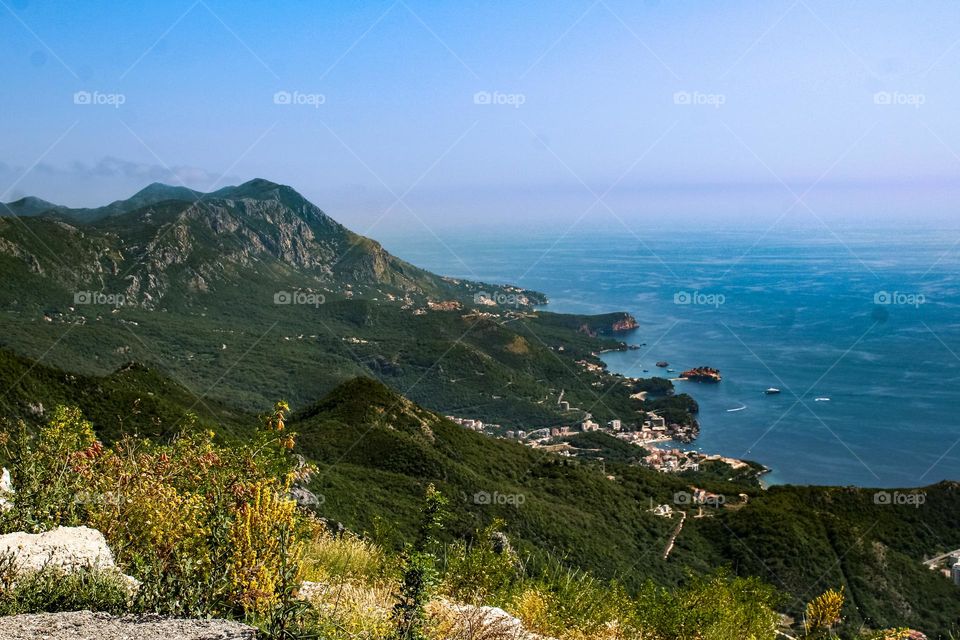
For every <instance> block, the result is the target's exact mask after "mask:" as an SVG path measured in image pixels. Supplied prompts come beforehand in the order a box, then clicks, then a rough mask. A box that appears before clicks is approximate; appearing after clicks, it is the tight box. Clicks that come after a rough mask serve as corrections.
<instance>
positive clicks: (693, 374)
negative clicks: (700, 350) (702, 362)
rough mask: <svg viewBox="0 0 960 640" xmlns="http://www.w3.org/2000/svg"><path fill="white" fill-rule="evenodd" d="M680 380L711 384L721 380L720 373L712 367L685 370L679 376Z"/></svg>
mask: <svg viewBox="0 0 960 640" xmlns="http://www.w3.org/2000/svg"><path fill="white" fill-rule="evenodd" d="M680 378H681V379H683V380H693V381H694V382H711V383H717V382H720V381H721V380H722V379H723V378H722V377H721V376H720V371H719V370H718V369H714V368H712V367H695V368H693V369H687V370H686V371H684V372H683V373H681V374H680Z"/></svg>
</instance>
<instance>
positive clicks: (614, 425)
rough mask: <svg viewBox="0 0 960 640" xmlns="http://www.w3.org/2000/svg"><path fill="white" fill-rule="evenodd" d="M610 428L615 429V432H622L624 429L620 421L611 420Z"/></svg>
mask: <svg viewBox="0 0 960 640" xmlns="http://www.w3.org/2000/svg"><path fill="white" fill-rule="evenodd" d="M610 428H611V429H613V430H614V431H620V430H621V429H623V423H622V422H620V421H619V420H611V421H610Z"/></svg>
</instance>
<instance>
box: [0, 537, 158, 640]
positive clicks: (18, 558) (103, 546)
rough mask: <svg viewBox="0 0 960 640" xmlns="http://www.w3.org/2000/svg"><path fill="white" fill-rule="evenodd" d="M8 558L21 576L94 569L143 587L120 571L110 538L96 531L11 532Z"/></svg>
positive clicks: (0, 549)
mask: <svg viewBox="0 0 960 640" xmlns="http://www.w3.org/2000/svg"><path fill="white" fill-rule="evenodd" d="M8 556H9V557H10V558H11V560H12V568H13V570H14V572H15V573H16V574H17V575H25V574H30V573H35V572H37V571H41V570H53V571H63V572H65V573H70V572H72V571H77V570H80V569H93V570H97V571H103V572H105V573H113V574H116V576H117V578H118V579H120V580H122V581H123V582H124V583H125V584H126V585H127V586H128V588H129V590H131V591H135V590H136V589H137V588H138V587H139V586H140V583H139V582H138V581H137V580H136V579H135V578H132V577H130V576H126V575H124V574H123V573H121V572H120V569H118V568H117V565H116V564H115V563H114V561H113V553H112V552H111V551H110V547H109V546H107V541H106V539H105V538H104V537H103V534H102V533H100V532H99V531H97V530H96V529H89V528H87V527H58V528H56V529H53V530H52V531H46V532H44V533H24V532H17V533H8V534H6V535H3V536H0V557H8ZM0 637H3V636H0Z"/></svg>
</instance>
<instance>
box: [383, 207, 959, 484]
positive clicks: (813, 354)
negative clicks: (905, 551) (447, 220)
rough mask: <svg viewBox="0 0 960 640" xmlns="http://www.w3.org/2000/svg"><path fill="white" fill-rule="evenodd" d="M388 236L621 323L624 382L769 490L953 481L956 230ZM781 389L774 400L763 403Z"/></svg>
mask: <svg viewBox="0 0 960 640" xmlns="http://www.w3.org/2000/svg"><path fill="white" fill-rule="evenodd" d="M690 227H693V228H685V229H664V228H650V229H631V230H629V231H626V230H622V231H613V230H611V231H586V232H585V231H583V230H582V229H579V230H576V231H574V232H570V233H566V234H564V232H563V231H564V230H563V229H562V228H561V227H560V226H558V228H557V229H552V230H545V231H540V232H535V233H509V234H505V233H493V232H470V233H455V232H450V233H438V234H434V233H432V232H431V233H427V232H422V233H421V232H419V231H418V232H416V233H409V234H406V233H393V234H387V235H386V236H385V237H384V236H381V237H380V239H381V240H382V241H383V243H384V246H385V247H386V248H387V249H388V250H390V251H391V252H393V253H394V254H395V255H398V256H400V257H401V258H403V259H405V260H407V261H409V262H412V263H414V264H416V265H418V266H421V267H424V268H427V269H430V270H432V271H435V272H437V273H442V274H444V275H449V276H453V277H461V278H470V279H476V280H482V281H486V282H496V283H512V284H517V285H520V286H523V287H527V288H531V289H536V290H538V291H542V292H544V293H546V294H547V296H548V297H549V300H550V302H549V305H548V306H547V307H546V308H547V309H549V310H553V311H558V312H572V313H603V312H609V311H627V312H629V313H631V314H633V315H634V316H635V317H636V319H637V321H638V322H639V325H640V327H639V329H637V330H635V331H633V332H630V333H628V334H625V335H623V339H624V340H625V341H627V342H629V343H631V344H635V345H639V346H640V348H639V349H637V350H631V351H623V352H612V353H606V354H604V355H603V359H604V360H605V361H606V363H607V364H608V366H609V368H610V370H612V371H614V372H619V373H622V374H624V375H627V376H638V377H647V376H657V375H659V376H665V377H674V376H676V375H678V373H668V372H667V371H666V370H665V369H659V368H657V367H656V366H655V363H656V362H657V361H661V360H663V361H667V362H669V363H670V366H669V368H670V369H673V370H675V372H681V371H683V370H684V369H687V368H691V367H694V366H701V365H705V366H710V367H715V368H717V369H719V370H720V371H721V373H722V376H723V381H722V382H720V383H719V384H707V383H696V382H682V381H681V382H677V383H676V388H677V390H678V392H688V393H690V394H691V395H692V396H693V397H694V398H695V399H696V400H697V401H698V403H699V405H700V414H699V420H700V423H701V433H700V437H699V439H698V440H697V441H696V442H695V443H693V445H691V446H692V447H693V448H695V449H698V450H702V451H704V452H708V453H719V454H722V455H725V456H731V457H736V458H745V459H750V460H755V461H757V462H759V463H761V464H763V465H765V466H767V467H769V468H770V469H771V471H770V473H769V474H767V475H766V476H765V482H766V483H767V484H786V483H789V484H820V485H856V486H866V487H884V488H894V487H916V486H920V485H927V484H932V483H935V482H937V481H940V480H944V479H950V480H960V418H958V408H960V277H958V274H960V232H958V231H956V230H953V231H949V232H947V231H943V230H936V229H922V230H909V229H904V228H899V229H894V228H891V229H876V230H865V229H863V228H854V227H851V228H844V229H842V230H840V231H838V230H835V229H834V230H829V229H826V228H806V229H804V228H796V229H793V228H791V229H774V230H768V229H763V228H761V229H739V230H738V229H731V228H720V227H717V228H709V227H703V228H696V225H690ZM771 388H775V389H779V390H780V393H778V394H768V393H766V390H768V389H771Z"/></svg>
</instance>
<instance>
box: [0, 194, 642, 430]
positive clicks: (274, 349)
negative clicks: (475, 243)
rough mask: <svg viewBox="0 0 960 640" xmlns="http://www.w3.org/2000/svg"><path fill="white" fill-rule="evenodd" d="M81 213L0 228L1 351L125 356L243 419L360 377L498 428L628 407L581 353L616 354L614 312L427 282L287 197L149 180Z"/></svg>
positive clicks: (69, 359) (86, 365)
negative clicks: (558, 308)
mask: <svg viewBox="0 0 960 640" xmlns="http://www.w3.org/2000/svg"><path fill="white" fill-rule="evenodd" d="M106 210H109V211H110V212H111V213H109V214H105V213H104V211H106ZM89 211H98V213H97V214H96V215H93V214H88V215H86V217H84V216H78V215H74V216H73V217H72V218H71V217H70V216H69V215H67V214H63V213H62V212H55V213H50V214H49V215H40V216H34V217H29V218H22V219H19V220H13V219H10V218H0V272H2V273H3V278H2V279H0V346H5V347H7V348H9V349H11V350H13V351H15V352H17V353H20V354H23V355H26V356H30V357H34V358H38V359H40V358H42V359H43V361H44V362H45V363H48V364H50V365H52V366H56V367H58V368H62V369H65V370H70V371H75V372H77V373H81V374H85V375H107V374H109V373H111V372H113V371H115V370H116V369H118V368H119V367H121V366H122V365H123V364H124V363H126V362H128V361H130V360H137V361H139V362H144V363H147V364H149V365H150V366H151V367H153V368H155V369H156V370H158V371H161V372H163V373H164V374H166V375H168V376H171V377H172V378H174V379H176V380H177V381H179V382H180V383H181V384H183V385H184V387H185V388H187V389H189V390H191V391H192V392H194V393H196V394H198V395H200V394H205V395H207V396H209V397H212V398H215V399H218V400H221V401H224V402H228V403H231V404H232V405H234V406H238V407H242V408H244V409H246V410H250V411H260V410H264V409H265V408H267V407H269V406H271V405H272V403H273V402H274V401H276V400H277V399H278V398H286V399H288V400H289V401H291V402H292V403H293V404H294V406H303V405H304V404H306V403H309V402H312V401H315V400H316V399H317V398H319V397H321V396H322V395H323V394H324V393H326V392H328V391H330V390H331V389H332V388H333V387H335V386H336V385H337V384H339V383H341V382H343V381H345V380H348V379H350V378H354V377H357V376H364V375H366V376H373V377H376V378H378V379H380V380H382V381H383V382H384V383H385V384H387V385H388V386H390V387H391V388H393V389H396V390H398V391H401V392H404V393H407V394H409V395H410V397H411V398H412V399H414V400H417V401H420V402H423V403H425V404H428V405H429V406H430V407H431V408H433V409H436V410H440V411H443V412H445V413H449V414H453V415H458V416H463V417H473V418H480V419H483V420H484V421H487V422H492V423H496V424H501V425H503V426H504V428H507V427H511V426H520V427H523V428H528V427H543V426H549V425H551V424H556V423H558V422H561V421H564V422H567V423H575V422H578V421H580V420H582V419H584V417H585V416H586V415H587V413H592V414H593V415H594V416H595V417H596V418H598V419H603V420H610V419H614V418H621V419H626V420H629V419H630V418H631V417H635V416H636V415H637V414H636V411H637V410H638V409H639V408H640V403H639V402H638V401H637V400H634V399H631V398H630V394H631V385H632V383H625V380H624V379H623V378H620V377H617V376H613V375H610V374H608V373H606V372H605V371H603V370H602V362H601V361H600V359H599V357H598V356H597V354H598V353H599V352H601V351H603V350H607V349H621V348H626V344H625V343H623V342H622V341H621V339H620V338H621V337H622V336H624V335H629V332H630V331H634V330H636V326H637V325H636V321H635V320H634V319H633V318H632V317H631V316H629V314H626V313H611V314H603V315H598V316H583V315H566V314H554V313H549V312H547V311H544V310H542V309H540V308H539V306H540V305H543V304H545V303H546V298H545V297H544V296H543V295H542V294H539V293H537V292H534V291H529V290H526V289H522V288H519V287H515V286H510V285H493V284H487V283H481V282H471V281H466V280H458V279H453V278H446V277H442V276H439V275H436V274H433V273H430V272H428V271H425V270H423V269H420V268H418V267H416V266H414V265H411V264H410V263H408V262H405V261H404V260H402V259H400V258H398V257H396V256H394V255H392V254H390V253H389V252H388V251H386V250H385V249H384V248H383V247H382V246H381V245H380V244H379V243H378V242H376V241H375V240H372V239H370V238H366V237H364V236H361V235H358V234H356V233H353V232H352V231H350V230H349V229H347V228H346V227H344V226H343V225H341V224H340V223H338V222H337V221H335V220H334V219H333V218H331V217H329V216H328V215H327V214H326V213H325V212H323V211H322V210H321V209H320V208H319V207H317V206H315V205H314V204H313V203H311V202H309V201H308V200H306V199H305V198H304V197H303V196H301V195H300V194H299V193H297V191H295V190H294V189H292V188H291V187H288V186H284V185H280V184H276V183H274V182H270V181H267V180H261V179H258V180H251V181H250V182H247V183H244V184H241V185H238V186H233V187H225V188H223V189H220V190H218V191H215V192H212V193H209V194H198V193H196V192H192V191H189V190H184V189H180V188H176V187H169V186H166V185H160V184H154V185H150V186H148V187H146V188H145V189H143V190H142V191H140V192H139V193H137V194H136V195H134V196H133V197H132V198H130V199H129V200H127V201H119V202H114V203H111V204H110V205H107V206H106V207H103V208H101V209H97V210H89ZM588 364H589V367H588V366H587V365H588ZM561 392H562V393H564V399H566V400H568V401H570V402H571V405H572V406H573V407H579V409H577V410H571V411H561V410H560V407H559V405H558V403H557V400H558V399H559V396H560V394H561Z"/></svg>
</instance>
